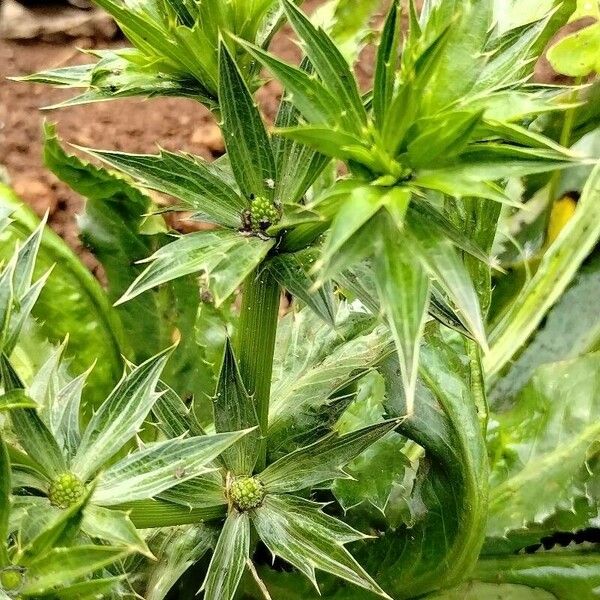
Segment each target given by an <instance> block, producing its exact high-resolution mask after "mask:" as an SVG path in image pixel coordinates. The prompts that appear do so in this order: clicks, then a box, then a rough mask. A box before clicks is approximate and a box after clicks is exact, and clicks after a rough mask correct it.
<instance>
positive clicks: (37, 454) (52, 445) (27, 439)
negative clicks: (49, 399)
mask: <svg viewBox="0 0 600 600" xmlns="http://www.w3.org/2000/svg"><path fill="white" fill-rule="evenodd" d="M11 420H12V424H13V428H14V430H15V433H16V434H17V437H18V439H19V443H20V444H21V446H22V447H23V449H24V450H25V452H27V454H28V455H29V457H30V458H32V459H33V460H34V461H35V462H36V463H37V464H38V465H39V466H40V467H41V468H42V470H43V474H44V476H45V477H48V478H49V479H53V478H55V477H58V476H59V475H60V474H62V473H64V472H65V471H67V464H66V461H65V458H64V456H63V453H62V451H61V449H60V448H59V446H58V444H57V443H56V440H55V439H54V436H53V435H52V433H51V432H50V430H49V429H48V428H47V427H46V425H45V424H44V422H43V421H42V419H40V417H39V416H38V414H37V411H36V409H33V408H24V409H18V410H14V411H12V412H11Z"/></svg>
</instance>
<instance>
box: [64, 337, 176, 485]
mask: <svg viewBox="0 0 600 600" xmlns="http://www.w3.org/2000/svg"><path fill="white" fill-rule="evenodd" d="M172 350H173V349H172V348H167V349H166V350H164V351H163V352H161V353H160V354H157V355H156V356H154V357H152V358H151V359H148V360H147V361H146V362H145V363H142V364H141V365H140V366H139V367H136V368H135V369H134V370H133V371H132V372H131V373H130V374H129V375H127V376H126V377H124V378H123V379H122V380H121V382H120V383H119V384H118V385H117V387H115V389H114V390H113V391H112V392H111V394H110V396H109V397H108V398H107V399H106V401H105V402H104V403H103V404H102V406H101V407H100V408H99V409H98V411H97V412H96V413H95V414H94V416H93V417H92V419H91V421H90V422H89V424H88V426H87V428H86V429H85V431H84V433H83V437H82V440H81V444H80V445H79V448H78V450H77V454H76V455H75V457H74V458H73V462H72V464H71V468H72V470H73V472H74V473H76V474H77V475H79V477H80V478H81V479H82V480H86V479H88V478H89V477H90V475H92V474H93V473H94V472H95V471H97V470H98V469H99V468H101V467H102V466H103V465H104V463H105V462H106V461H107V460H109V459H110V458H111V457H112V456H114V454H116V453H117V452H118V451H119V450H120V449H121V448H122V447H123V446H124V445H125V444H126V443H127V442H128V441H129V440H130V439H131V438H132V436H133V435H135V434H136V433H137V431H138V429H139V428H140V427H141V425H142V423H143V422H144V419H145V418H146V417H147V416H148V413H149V412H150V410H151V409H152V405H153V404H154V403H155V402H156V399H157V397H158V394H157V393H156V392H155V388H156V385H157V383H158V379H159V377H160V374H161V372H162V370H163V369H164V366H165V364H166V362H167V360H168V359H169V356H170V355H171V352H172Z"/></svg>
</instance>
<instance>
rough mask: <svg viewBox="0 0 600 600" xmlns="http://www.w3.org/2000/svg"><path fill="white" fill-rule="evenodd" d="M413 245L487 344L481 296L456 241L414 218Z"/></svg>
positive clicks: (410, 232) (477, 336)
mask: <svg viewBox="0 0 600 600" xmlns="http://www.w3.org/2000/svg"><path fill="white" fill-rule="evenodd" d="M406 233H407V237H408V239H409V240H410V247H411V249H412V250H413V251H414V252H415V253H416V254H417V256H418V257H419V259H420V261H421V262H422V264H423V266H424V267H425V269H427V270H428V271H429V273H430V275H431V276H432V278H434V279H435V280H437V281H438V282H439V284H440V286H441V287H442V288H443V290H444V292H445V293H446V294H448V296H449V297H450V298H452V300H453V301H454V303H455V304H456V307H457V309H458V313H457V314H458V316H459V318H460V319H461V321H462V323H463V324H464V326H465V327H466V328H467V329H468V330H469V331H470V332H471V334H472V335H473V337H474V338H475V339H476V340H477V341H478V342H479V343H480V344H481V346H482V347H483V348H487V341H486V335H485V329H484V326H483V318H482V315H481V307H480V306H479V299H478V297H477V293H476V292H475V289H474V287H473V283H472V281H471V278H470V276H469V273H468V271H467V269H466V268H465V266H464V264H463V262H462V261H461V260H460V258H459V257H458V255H457V253H456V251H455V250H454V248H453V247H452V243H451V242H450V241H449V240H448V239H447V238H445V237H443V236H442V235H440V234H439V233H438V232H437V231H435V230H434V229H431V228H429V227H427V225H426V223H425V222H417V221H412V222H411V223H410V228H407V229H406Z"/></svg>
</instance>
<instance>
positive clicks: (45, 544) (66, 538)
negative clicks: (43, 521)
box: [15, 490, 92, 565]
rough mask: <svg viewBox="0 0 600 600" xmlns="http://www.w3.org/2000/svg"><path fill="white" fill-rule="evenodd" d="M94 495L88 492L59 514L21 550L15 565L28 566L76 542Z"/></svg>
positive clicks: (90, 491)
mask: <svg viewBox="0 0 600 600" xmlns="http://www.w3.org/2000/svg"><path fill="white" fill-rule="evenodd" d="M91 495H92V490H88V492H87V493H86V494H85V495H84V496H83V497H82V498H81V499H80V500H79V501H78V502H76V503H75V504H73V506H70V507H69V508H67V509H66V510H63V511H61V512H60V513H59V515H58V517H57V518H56V519H54V521H51V522H50V523H49V524H48V525H47V526H46V527H45V528H44V529H43V531H42V532H41V533H40V534H39V535H37V536H36V537H35V538H34V539H32V540H31V541H30V542H29V543H28V544H27V545H26V546H24V547H23V548H21V549H19V552H18V553H17V556H16V557H15V563H17V564H22V565H28V564H30V563H31V562H34V561H36V560H37V559H38V558H40V557H42V556H44V555H45V554H46V553H47V552H49V551H50V550H52V549H53V548H57V547H65V546H69V545H71V544H72V542H73V541H74V540H75V538H76V536H77V534H78V533H79V530H80V528H81V524H82V522H83V518H84V511H85V509H86V506H87V504H88V502H89V500H90V497H91Z"/></svg>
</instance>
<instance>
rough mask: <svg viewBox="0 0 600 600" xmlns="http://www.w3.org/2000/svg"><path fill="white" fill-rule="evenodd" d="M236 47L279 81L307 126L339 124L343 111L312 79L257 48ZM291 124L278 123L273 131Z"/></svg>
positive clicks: (245, 43)
mask: <svg viewBox="0 0 600 600" xmlns="http://www.w3.org/2000/svg"><path fill="white" fill-rule="evenodd" d="M240 43H241V44H242V45H243V46H244V48H246V50H248V52H249V53H250V54H251V55H252V56H253V57H254V58H256V60H258V61H260V62H261V63H262V64H263V66H264V67H266V68H267V69H269V70H270V71H271V72H272V73H273V74H274V75H275V76H276V77H277V79H278V80H279V81H281V83H282V84H283V85H284V86H285V89H286V92H287V93H288V94H289V95H290V96H291V98H292V99H293V104H294V106H295V107H296V109H297V110H298V111H299V112H300V113H301V114H302V116H303V117H304V118H305V119H306V120H307V121H308V122H309V123H314V124H318V125H336V124H340V121H341V119H342V115H343V110H342V107H341V106H340V103H339V100H337V99H336V98H335V97H334V96H333V94H332V93H331V92H330V91H329V90H328V89H327V88H326V87H325V85H324V84H323V83H321V82H320V81H319V80H318V79H317V78H316V77H315V76H314V75H312V74H310V73H307V72H306V71H304V70H302V69H298V68H296V67H294V66H292V65H288V64H286V63H285V62H283V61H281V60H279V59H277V58H275V57H274V56H272V55H271V54H269V53H268V52H266V51H265V50H262V49H261V48H259V47H258V46H254V45H252V44H249V43H248V42H242V41H241V40H240ZM295 124H296V123H289V122H285V121H283V122H282V121H281V120H278V122H277V127H290V126H291V125H295Z"/></svg>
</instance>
